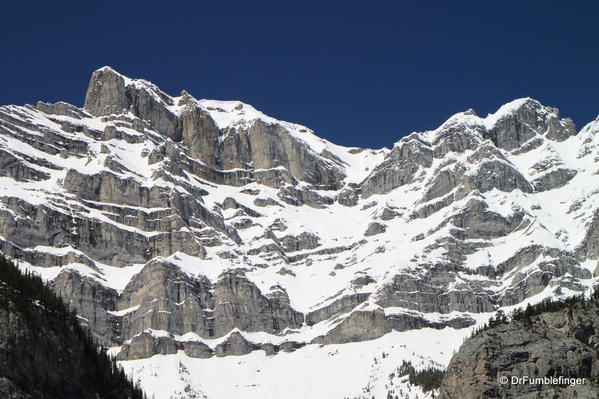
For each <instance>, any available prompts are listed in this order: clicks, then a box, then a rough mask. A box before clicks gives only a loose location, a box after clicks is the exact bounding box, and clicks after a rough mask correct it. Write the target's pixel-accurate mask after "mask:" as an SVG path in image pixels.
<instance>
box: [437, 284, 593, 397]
mask: <svg viewBox="0 0 599 399" xmlns="http://www.w3.org/2000/svg"><path fill="white" fill-rule="evenodd" d="M546 307H548V308H550V307H555V309H548V310H545V311H541V312H536V311H535V312H534V313H533V311H531V310H534V309H533V308H529V309H528V310H527V311H526V312H521V313H519V314H518V317H516V320H514V321H512V322H509V323H508V322H502V323H499V324H498V325H496V326H494V327H492V328H489V329H486V330H484V331H482V332H480V333H478V334H476V335H475V336H474V337H472V338H470V339H468V340H467V341H466V342H464V344H463V345H462V347H461V348H460V350H459V352H458V353H457V354H456V355H455V356H454V357H453V359H452V360H451V362H450V363H449V366H448V368H447V372H446V375H445V378H444V380H443V382H442V385H441V389H440V399H443V398H445V399H452V398H463V399H469V398H472V399H474V398H476V399H482V398H519V399H520V398H522V399H526V398H589V399H592V398H596V397H597V395H599V357H598V353H599V291H598V293H596V294H595V296H594V298H592V299H591V300H590V301H589V300H585V301H582V300H573V301H568V302H565V303H561V304H560V303H558V304H552V305H549V306H546ZM538 308H539V307H537V309H538ZM535 313H539V314H535ZM523 378H527V380H524V379H523ZM560 378H562V380H563V381H560V380H559V379H560ZM536 379H541V380H542V381H545V379H548V381H549V380H550V379H556V380H557V381H556V382H553V383H551V382H541V383H534V382H535V381H536ZM565 379H569V380H567V381H566V380H565Z"/></svg>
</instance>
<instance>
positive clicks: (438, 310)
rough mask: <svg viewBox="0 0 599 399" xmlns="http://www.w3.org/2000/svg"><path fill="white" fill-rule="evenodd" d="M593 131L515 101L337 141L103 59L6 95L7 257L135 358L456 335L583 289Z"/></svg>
mask: <svg viewBox="0 0 599 399" xmlns="http://www.w3.org/2000/svg"><path fill="white" fill-rule="evenodd" d="M598 131H599V121H594V122H591V123H589V124H588V125H587V126H585V127H584V128H583V129H581V130H580V131H578V132H577V131H576V129H575V127H574V125H573V123H572V121H570V120H569V119H567V118H562V117H561V116H560V114H559V111H558V110H557V109H555V108H551V107H547V106H544V105H542V104H540V103H539V102H538V101H535V100H533V99H530V98H524V99H518V100H515V101H512V102H510V103H508V104H506V105H504V106H502V107H500V108H499V109H498V110H497V112H495V113H494V114H491V115H488V116H487V117H479V116H477V115H476V114H475V113H474V111H472V110H469V111H466V112H462V113H458V114H456V115H454V116H452V117H451V118H450V119H448V120H447V122H445V123H444V124H442V125H441V126H439V127H437V128H436V129H433V130H429V131H423V132H416V133H412V134H410V135H408V136H406V137H403V138H402V139H401V140H399V141H398V142H397V143H395V145H394V146H393V148H391V149H386V148H383V149H379V150H372V149H362V148H345V147H341V146H337V145H335V144H333V143H330V142H328V141H326V140H324V139H321V138H319V137H318V136H316V135H315V134H314V132H313V131H312V130H310V129H309V128H307V127H305V126H300V125H297V124H293V123H289V122H284V121H280V120H276V119H274V118H272V117H269V116H267V115H265V114H263V113H262V112H260V111H258V110H256V109H255V108H253V107H252V106H251V105H248V104H244V103H242V102H239V101H215V100H205V99H196V98H194V97H192V96H191V95H190V94H189V93H186V92H183V93H181V95H180V96H170V95H168V94H166V93H164V92H162V91H161V90H160V89H159V88H158V87H157V86H155V85H154V84H152V83H150V82H147V81H145V80H141V79H131V78H128V77H126V76H123V75H121V74H119V73H118V72H116V71H115V70H113V69H111V68H109V67H104V68H101V69H99V70H97V71H96V72H94V73H93V75H92V78H91V81H90V85H89V88H88V90H87V95H86V99H85V106H84V107H83V108H78V107H75V106H73V105H70V104H66V103H56V104H48V103H42V102H40V103H38V104H37V105H35V106H30V105H26V106H12V105H8V106H2V107H0V251H1V252H2V253H3V254H5V255H6V256H8V257H10V258H13V259H19V261H20V262H21V264H22V265H23V266H24V267H27V268H29V269H30V270H33V271H35V272H36V273H39V274H40V275H41V276H43V278H44V279H46V280H48V281H49V282H50V283H51V284H52V287H53V288H54V289H55V291H56V292H57V293H59V294H60V295H61V296H62V297H63V298H65V300H67V301H68V302H69V303H71V304H72V305H73V306H74V307H75V308H76V309H77V310H78V312H79V313H80V315H81V316H82V318H83V319H82V323H84V324H85V325H87V326H89V327H90V328H91V330H92V331H93V334H94V336H95V337H96V339H98V340H99V342H101V343H102V344H103V345H106V346H108V347H114V348H115V349H114V350H115V351H117V352H119V355H118V356H119V359H122V360H123V361H125V360H133V359H148V358H151V357H152V356H154V355H156V354H168V355H176V354H177V353H178V352H180V351H181V350H183V351H184V352H185V353H186V355H187V356H188V357H192V358H199V359H208V358H210V359H212V358H216V357H226V356H229V355H235V354H240V353H248V352H249V353H250V354H251V353H252V352H257V351H265V352H266V353H268V354H274V353H279V352H292V351H296V350H299V351H301V350H305V349H304V347H310V344H326V345H335V344H345V343H350V342H369V341H373V340H378V339H380V338H382V337H385V336H387V335H389V334H392V333H394V332H409V331H412V330H416V329H433V330H436V331H439V332H440V334H444V332H445V331H448V329H447V328H449V329H456V330H462V329H464V328H468V327H470V326H472V325H474V324H475V322H476V321H477V320H478V319H479V318H485V317H488V315H489V314H490V313H492V312H495V311H496V310H497V309H499V308H502V307H505V306H511V305H515V304H518V303H521V302H522V301H524V300H526V299H529V298H533V299H532V300H534V298H539V297H546V296H554V295H559V293H560V292H568V293H576V292H582V291H584V290H586V289H587V288H588V286H589V285H591V284H592V282H593V276H592V273H593V272H594V271H595V270H596V267H597V259H598V256H599V251H598V247H597V245H596V242H597V237H598V234H599V222H597V221H598V220H599V219H598V218H599V216H598V210H597V206H596V205H595V204H597V203H598V201H599V190H598V189H597V187H596V185H595V184H594V180H595V178H596V173H597V170H599V136H598V135H597V132H598ZM365 132H368V133H369V134H370V133H371V132H369V131H368V127H365ZM374 133H376V132H372V134H374ZM399 134H400V132H398V135H399Z"/></svg>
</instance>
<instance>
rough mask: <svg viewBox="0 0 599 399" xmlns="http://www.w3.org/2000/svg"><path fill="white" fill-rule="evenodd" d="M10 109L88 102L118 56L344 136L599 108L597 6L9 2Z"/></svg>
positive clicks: (385, 139) (3, 42) (1, 32)
mask: <svg viewBox="0 0 599 399" xmlns="http://www.w3.org/2000/svg"><path fill="white" fill-rule="evenodd" d="M1 10H2V11H1V12H2V17H1V18H2V22H1V23H0V55H1V56H0V57H1V58H0V60H1V61H0V104H24V103H35V102H37V101H38V100H44V101H59V100H64V101H67V102H70V103H73V104H75V105H82V104H83V99H84V94H85V90H86V87H87V84H88V81H89V77H90V74H91V73H92V72H93V71H94V70H95V69H97V68H99V67H101V66H103V65H110V66H112V67H114V68H115V69H117V70H119V71H120V72H122V73H124V74H125V75H128V76H130V77H141V78H145V79H147V80H150V81H152V82H154V83H156V84H157V85H158V86H160V87H161V88H162V89H163V90H164V91H166V92H167V93H169V94H173V95H178V94H179V93H180V92H181V90H187V91H189V92H190V93H191V94H192V95H194V96H195V97H197V98H211V99H220V100H233V99H235V100H241V101H244V102H247V103H250V104H252V105H254V106H255V107H256V108H258V109H260V110H261V111H263V112H265V113H266V114H268V115H271V116H273V117H276V118H279V119H284V120H288V121H292V122H297V123H301V124H305V125H308V126H309V127H311V128H313V129H314V130H315V131H316V133H317V134H318V135H320V136H322V137H325V138H327V139H329V140H331V141H333V142H336V143H338V144H343V145H349V146H366V147H381V146H391V145H392V144H393V143H394V142H395V141H397V140H398V139H399V138H400V137H402V136H403V135H406V134H408V133H410V132H412V131H423V130H428V129H433V128H435V127H437V126H438V125H439V124H441V123H442V122H443V121H445V120H446V119H447V118H448V117H449V116H451V115H452V114H454V113H456V112H460V111H464V110H466V109H468V108H473V109H474V110H475V111H476V112H477V113H478V114H479V115H481V116H485V115H486V114H487V113H489V112H493V111H495V110H496V109H497V108H498V107H499V106H500V105H501V104H503V103H505V102H508V101H510V100H512V99H514V98H518V97H526V96H528V97H533V98H536V99H538V100H540V101H541V102H542V103H544V104H546V105H550V106H555V107H558V108H560V110H561V113H562V116H568V117H571V118H572V119H574V121H575V122H576V125H577V127H579V128H580V127H582V125H584V124H585V123H587V122H589V121H590V120H592V119H594V118H595V117H596V116H597V115H598V114H599V19H598V18H599V17H598V16H599V2H598V1H569V2H563V1H562V2H557V1H555V2H554V1H551V0H546V1H526V0H520V1H499V2H491V1H480V0H479V1H473V2H461V1H439V2H434V1H399V0H394V1H392V0H384V1H383V0H371V1H360V2H358V1H325V0H321V1H310V0H302V1H257V0H254V1H222V0H211V1H189V2H187V1H176V0H171V1H161V2H152V1H143V2H142V1H139V2H137V1H127V0H120V1H91V0H90V1H87V0H86V1H10V2H8V1H7V2H3V3H2V9H1Z"/></svg>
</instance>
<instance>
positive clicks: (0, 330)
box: [0, 257, 145, 399]
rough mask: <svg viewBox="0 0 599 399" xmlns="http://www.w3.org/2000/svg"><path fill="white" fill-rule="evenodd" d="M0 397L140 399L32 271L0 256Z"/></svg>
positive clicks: (129, 383) (15, 398)
mask: <svg viewBox="0 0 599 399" xmlns="http://www.w3.org/2000/svg"><path fill="white" fill-rule="evenodd" d="M0 320H1V323H0V397H2V398H10V399H32V398H36V399H43V398H48V399H54V398H62V399H69V398H73V399H75V398H77V399H81V398H90V399H100V398H102V399H113V398H114V399H142V398H145V396H144V395H143V392H142V391H141V390H140V389H139V388H138V387H136V386H134V385H133V384H132V383H131V382H130V381H128V380H127V378H126V377H125V374H124V372H123V371H122V370H119V369H118V367H117V366H116V364H115V363H114V362H111V361H110V359H109V358H108V356H107V355H106V352H105V350H104V349H102V348H100V347H99V346H97V345H96V344H95V343H94V341H93V339H91V337H90V336H89V335H88V334H86V333H85V332H84V331H83V329H82V328H81V327H80V326H79V324H78V322H77V316H76V314H75V313H73V312H71V311H69V309H68V307H67V305H66V304H65V303H64V302H63V301H62V300H61V299H60V297H58V296H56V294H54V293H53V292H52V290H51V289H50V288H49V287H48V286H47V285H45V284H44V283H43V282H42V281H41V279H40V278H39V277H37V276H30V275H22V274H21V272H20V271H19V270H18V268H17V267H16V266H15V265H13V264H12V263H10V262H8V261H7V260H6V259H4V258H3V257H0Z"/></svg>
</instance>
